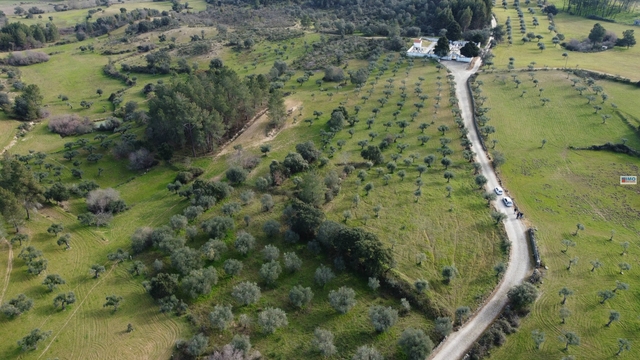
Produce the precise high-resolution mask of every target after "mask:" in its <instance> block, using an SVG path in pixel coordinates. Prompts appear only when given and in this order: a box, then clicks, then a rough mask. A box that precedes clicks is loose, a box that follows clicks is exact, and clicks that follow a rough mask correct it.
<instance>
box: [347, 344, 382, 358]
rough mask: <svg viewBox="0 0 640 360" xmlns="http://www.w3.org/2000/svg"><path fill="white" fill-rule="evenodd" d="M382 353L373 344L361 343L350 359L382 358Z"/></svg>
mask: <svg viewBox="0 0 640 360" xmlns="http://www.w3.org/2000/svg"><path fill="white" fill-rule="evenodd" d="M383 359H384V357H383V356H382V354H380V353H379V352H378V350H376V348H374V347H373V346H368V345H363V346H360V347H359V348H358V349H356V353H355V354H354V355H353V357H352V358H351V360H383Z"/></svg>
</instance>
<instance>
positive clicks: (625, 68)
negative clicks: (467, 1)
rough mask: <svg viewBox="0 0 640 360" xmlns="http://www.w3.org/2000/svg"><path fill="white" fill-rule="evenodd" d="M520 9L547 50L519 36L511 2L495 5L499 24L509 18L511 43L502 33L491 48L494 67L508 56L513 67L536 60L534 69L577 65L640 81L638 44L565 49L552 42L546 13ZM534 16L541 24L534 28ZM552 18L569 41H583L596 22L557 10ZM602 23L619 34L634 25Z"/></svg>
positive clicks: (499, 66) (500, 65)
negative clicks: (501, 38)
mask: <svg viewBox="0 0 640 360" xmlns="http://www.w3.org/2000/svg"><path fill="white" fill-rule="evenodd" d="M522 9H523V11H524V19H525V22H526V26H527V32H534V33H535V34H536V35H542V36H543V37H544V38H543V39H542V42H543V43H544V44H545V46H546V50H543V51H541V50H539V49H538V45H537V41H531V42H527V43H523V42H522V40H521V39H522V37H523V36H524V35H525V34H521V33H520V27H519V21H518V14H517V13H516V11H515V10H514V8H513V7H512V6H511V5H509V8H508V9H507V10H505V9H504V8H502V7H501V6H496V7H495V8H494V9H493V12H494V14H495V15H496V17H497V21H498V24H502V25H504V24H505V22H506V21H507V17H511V24H512V29H513V30H512V31H513V35H512V36H513V45H508V43H507V41H506V35H505V41H504V42H503V43H502V44H500V46H497V47H496V48H495V49H493V53H494V54H495V58H494V63H495V67H496V68H497V69H506V68H507V65H508V63H509V58H510V57H513V58H515V63H514V66H515V67H516V68H526V67H527V65H529V63H531V62H535V63H536V65H535V66H536V67H537V68H541V67H543V66H549V67H557V68H561V67H565V65H566V67H568V68H580V69H587V70H594V71H600V72H604V73H609V74H613V75H620V76H623V77H626V78H629V79H631V80H632V81H638V80H640V76H639V75H638V74H639V73H640V65H639V64H638V61H637V58H638V56H640V47H638V46H634V47H631V48H629V49H626V48H623V47H615V48H613V49H611V50H607V51H602V52H596V53H580V52H575V51H567V50H565V49H563V48H562V47H561V46H560V45H554V44H553V42H552V38H553V37H554V36H555V33H553V32H550V31H549V30H548V29H547V27H548V26H549V21H548V19H547V16H546V15H545V14H543V13H541V12H540V11H539V10H537V11H536V13H535V14H534V15H531V14H530V13H529V12H527V11H526V8H524V7H523V8H522ZM533 16H536V17H537V18H538V21H539V22H540V25H539V26H537V27H533V25H531V24H532V19H533ZM554 21H555V27H556V31H557V32H558V33H561V34H564V35H565V37H566V38H565V40H564V41H565V42H569V40H571V39H578V40H580V41H582V40H583V39H585V38H587V36H588V35H589V31H591V28H593V25H594V24H595V23H597V22H598V21H595V20H589V19H585V18H583V17H579V16H572V15H568V14H566V13H559V14H558V15H556V16H555V18H554ZM601 23H602V25H603V26H604V27H605V28H606V29H607V30H610V31H613V32H614V33H616V34H617V35H618V36H619V37H621V36H622V32H623V31H625V30H629V29H634V27H633V26H629V25H624V24H617V23H606V22H601ZM505 31H506V28H505ZM636 33H637V31H636ZM534 40H535V39H534ZM565 52H566V53H568V55H569V56H568V57H567V58H565V57H563V56H562V54H563V53H565Z"/></svg>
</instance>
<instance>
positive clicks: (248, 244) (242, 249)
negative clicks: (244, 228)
mask: <svg viewBox="0 0 640 360" xmlns="http://www.w3.org/2000/svg"><path fill="white" fill-rule="evenodd" d="M233 245H234V247H235V248H236V250H238V252H239V253H240V254H242V255H247V254H248V253H249V251H251V250H252V249H253V248H254V247H255V246H256V239H255V238H254V237H253V236H252V235H251V234H249V233H246V232H241V233H240V234H238V236H237V237H236V241H235V242H234V243H233Z"/></svg>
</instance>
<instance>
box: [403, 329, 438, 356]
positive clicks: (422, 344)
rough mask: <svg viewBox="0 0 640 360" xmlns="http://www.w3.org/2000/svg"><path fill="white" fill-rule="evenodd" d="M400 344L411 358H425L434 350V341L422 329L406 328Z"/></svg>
mask: <svg viewBox="0 0 640 360" xmlns="http://www.w3.org/2000/svg"><path fill="white" fill-rule="evenodd" d="M398 345H400V347H401V348H402V351H404V353H405V354H406V356H407V358H408V359H409V360H424V359H426V358H427V357H428V356H429V354H431V350H433V342H432V341H431V339H430V338H429V337H428V336H427V335H426V334H425V333H424V331H422V330H421V329H414V328H407V329H405V330H404V331H403V332H402V334H401V335H400V339H399V340H398Z"/></svg>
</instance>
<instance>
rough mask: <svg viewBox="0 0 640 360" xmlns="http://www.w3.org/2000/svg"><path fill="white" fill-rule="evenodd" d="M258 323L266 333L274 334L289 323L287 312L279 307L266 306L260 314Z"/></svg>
mask: <svg viewBox="0 0 640 360" xmlns="http://www.w3.org/2000/svg"><path fill="white" fill-rule="evenodd" d="M258 325H259V326H260V327H261V328H262V332H263V333H265V334H273V333H275V332H276V330H277V329H278V328H281V327H285V326H287V325H289V321H288V320H287V314H286V313H285V312H284V311H282V310H281V309H278V308H271V307H269V308H266V309H265V310H263V311H261V312H260V313H259V314H258Z"/></svg>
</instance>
